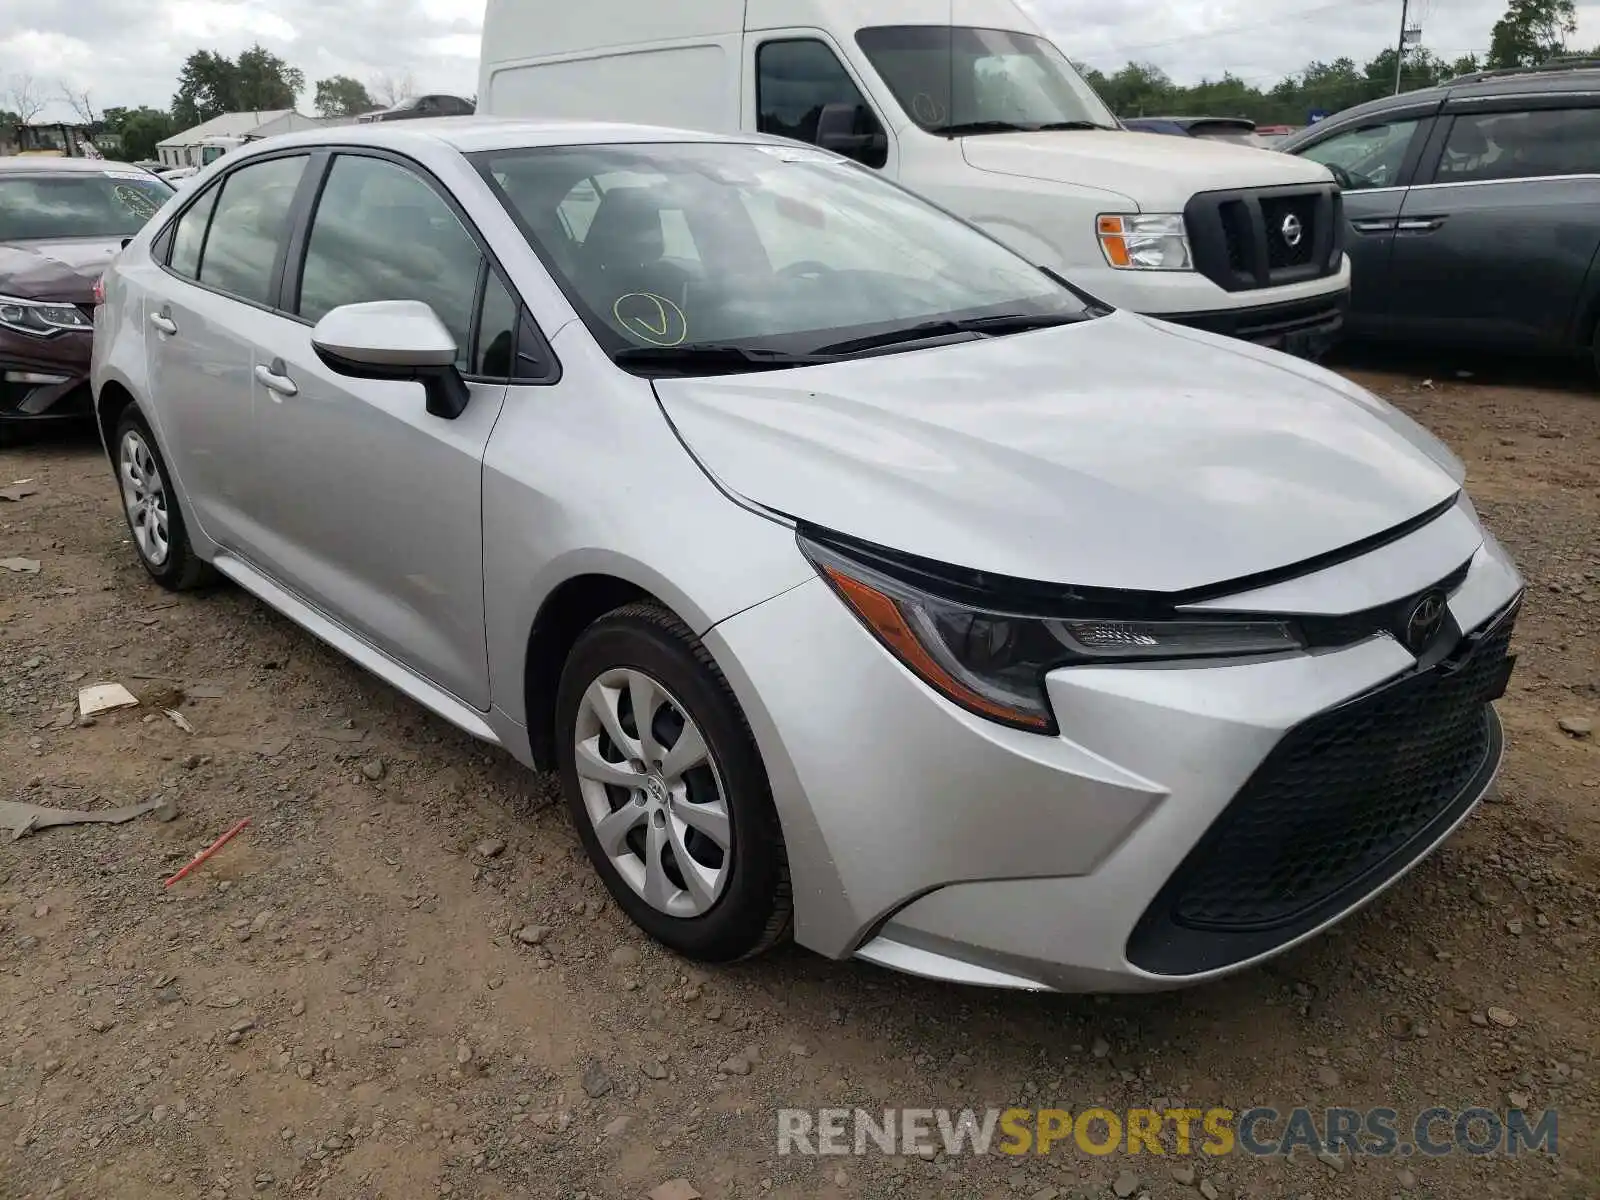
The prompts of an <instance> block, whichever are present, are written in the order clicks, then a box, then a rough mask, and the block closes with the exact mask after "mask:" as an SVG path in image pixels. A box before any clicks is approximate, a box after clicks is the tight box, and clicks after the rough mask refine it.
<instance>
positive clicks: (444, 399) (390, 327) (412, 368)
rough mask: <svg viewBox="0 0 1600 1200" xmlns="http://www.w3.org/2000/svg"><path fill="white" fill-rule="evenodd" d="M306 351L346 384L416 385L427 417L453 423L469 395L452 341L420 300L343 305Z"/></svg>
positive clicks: (314, 335) (327, 318) (326, 320)
mask: <svg viewBox="0 0 1600 1200" xmlns="http://www.w3.org/2000/svg"><path fill="white" fill-rule="evenodd" d="M311 347H312V349H314V350H315V351H316V352H317V357H318V358H320V359H321V360H322V362H323V365H324V366H326V367H327V368H328V370H330V371H336V372H338V373H339V374H340V375H347V376H349V377H350V378H351V379H389V380H400V381H406V382H412V383H420V384H421V385H422V389H423V391H424V393H426V395H427V400H428V412H429V414H430V415H432V416H435V417H440V418H442V419H443V420H446V421H453V420H455V419H456V418H457V417H459V416H460V415H461V414H462V413H463V412H465V411H466V408H467V401H468V400H469V399H471V396H472V393H471V392H470V391H468V390H467V382H466V380H464V379H462V378H461V372H460V371H458V370H456V340H455V338H454V337H453V336H452V335H451V333H450V331H449V330H448V329H446V328H445V327H444V322H443V321H441V320H439V317H438V314H436V313H435V312H434V311H433V309H432V308H431V307H430V306H428V305H427V304H424V303H423V302H422V301H420V300H374V301H372V302H371V303H368V304H345V305H342V306H341V307H339V308H336V309H334V310H333V311H332V312H330V313H328V315H327V316H325V317H323V318H322V320H320V321H318V322H317V326H316V328H315V329H313V330H312V331H311Z"/></svg>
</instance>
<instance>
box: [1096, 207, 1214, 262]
mask: <svg viewBox="0 0 1600 1200" xmlns="http://www.w3.org/2000/svg"><path fill="white" fill-rule="evenodd" d="M1095 227H1096V229H1097V230H1098V231H1099V234H1100V249H1101V250H1102V251H1103V252H1104V253H1105V256H1106V261H1107V262H1108V263H1110V264H1111V265H1112V266H1113V267H1115V268H1117V270H1119V271H1192V270H1194V258H1193V257H1192V256H1191V254H1190V253H1189V233H1188V230H1187V229H1185V228H1184V224H1183V214H1182V213H1131V214H1121V213H1102V214H1101V215H1100V216H1099V217H1097V218H1096V219H1095Z"/></svg>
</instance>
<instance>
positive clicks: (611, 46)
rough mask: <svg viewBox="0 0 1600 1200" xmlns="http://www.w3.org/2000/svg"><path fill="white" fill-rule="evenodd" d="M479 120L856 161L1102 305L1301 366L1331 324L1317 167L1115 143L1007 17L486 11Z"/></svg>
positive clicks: (1329, 244) (1332, 244)
mask: <svg viewBox="0 0 1600 1200" xmlns="http://www.w3.org/2000/svg"><path fill="white" fill-rule="evenodd" d="M481 70H482V75H481V79H480V84H479V92H478V111H479V112H480V113H487V114H492V115H496V116H513V117H524V118H528V117H533V118H547V119H568V120H600V121H625V122H639V123H646V124H654V125H669V126H678V127H683V128H689V129H705V130H710V131H715V132H722V133H728V132H739V131H745V132H749V133H762V134H773V135H777V136H781V137H787V138H795V139H799V140H800V141H804V142H810V143H813V144H815V145H818V146H821V147H823V148H826V149H829V150H832V151H835V152H836V153H839V154H842V155H847V156H849V157H850V158H853V159H855V160H857V161H858V162H860V163H863V164H865V166H867V167H868V168H871V169H873V170H876V171H879V172H881V173H882V174H884V175H885V176H887V177H888V178H890V179H893V180H895V181H897V182H899V183H900V184H901V185H903V186H905V187H907V188H910V189H911V190H913V191H915V192H918V193H920V194H921V195H923V196H925V197H927V198H928V199H930V200H932V201H934V202H935V203H937V204H940V205H942V206H943V207H944V208H946V209H948V210H950V211H952V212H954V213H956V214H957V215H959V216H961V217H964V218H966V219H967V220H968V221H971V222H973V223H974V224H976V225H978V226H980V227H982V228H983V229H986V230H987V231H989V233H990V234H992V235H993V236H994V237H996V238H998V239H1000V240H1001V241H1003V242H1005V243H1007V244H1008V245H1010V246H1011V247H1013V248H1014V249H1015V250H1017V251H1018V252H1020V253H1021V254H1023V255H1025V256H1027V257H1028V258H1029V259H1031V260H1032V261H1034V262H1036V263H1038V264H1039V265H1041V266H1045V267H1049V268H1051V269H1052V270H1055V271H1057V272H1059V273H1060V274H1061V275H1063V276H1065V277H1067V278H1068V279H1070V280H1071V281H1072V282H1073V283H1075V284H1076V285H1078V286H1079V287H1080V288H1082V289H1084V290H1085V291H1087V292H1089V293H1091V294H1093V295H1094V296H1096V297H1098V298H1099V299H1101V300H1104V301H1106V302H1107V303H1109V304H1112V305H1115V306H1117V307H1121V308H1128V309H1131V310H1133V311H1134V312H1140V313H1146V314H1149V315H1151V316H1156V317H1162V318H1165V319H1167V320H1172V321H1177V322H1181V323H1183V324H1186V325H1191V326H1196V327H1199V328H1203V329H1209V330H1212V331H1214V332H1217V333H1223V334H1229V335H1232V336H1236V337H1241V338H1247V339H1249V340H1251V341H1255V342H1259V343H1262V344H1265V345H1271V346H1277V347H1279V348H1281V349H1286V350H1289V351H1292V352H1298V353H1308V354H1314V353H1317V352H1319V351H1320V350H1321V349H1322V348H1323V347H1325V346H1326V345H1327V344H1328V342H1329V341H1331V340H1332V338H1333V337H1334V335H1335V334H1336V333H1337V331H1338V329H1339V327H1340V326H1341V325H1342V324H1343V320H1344V312H1345V309H1346V307H1347V306H1348V303H1349V295H1350V267H1349V263H1348V260H1347V259H1346V257H1345V254H1344V224H1345V223H1344V217H1343V209H1342V204H1341V198H1340V195H1339V189H1338V187H1337V185H1336V184H1335V183H1334V182H1333V179H1332V177H1331V176H1330V175H1329V174H1328V172H1327V171H1326V170H1325V169H1324V168H1323V167H1321V166H1318V165H1317V164H1315V163H1312V162H1309V161H1306V160H1302V159H1296V158H1292V157H1290V156H1288V155H1282V154H1276V153H1273V152H1270V151H1265V150H1258V149H1252V148H1248V147H1242V146H1230V145H1226V144H1221V143H1214V142H1206V141H1200V140H1196V139H1190V138H1169V137H1159V136H1156V135H1152V134H1147V133H1134V132H1130V131H1127V130H1124V129H1123V128H1122V127H1121V126H1120V124H1119V123H1118V121H1117V119H1116V117H1115V116H1114V115H1113V114H1112V113H1111V111H1110V110H1109V109H1108V108H1107V107H1106V106H1105V104H1104V103H1103V102H1102V101H1101V100H1100V98H1099V97H1098V96H1097V95H1096V94H1095V93H1094V91H1093V89H1091V88H1090V87H1089V85H1088V84H1087V83H1085V82H1084V81H1083V79H1082V77H1081V76H1080V75H1079V74H1078V72H1077V71H1076V70H1075V69H1074V68H1073V66H1072V64H1071V63H1070V62H1069V61H1068V60H1067V57H1066V56H1065V55H1064V54H1063V53H1062V51H1061V50H1060V49H1059V48H1058V47H1057V46H1056V45H1055V44H1054V43H1053V42H1051V41H1050V39H1049V38H1048V37H1046V36H1045V34H1044V32H1043V30H1042V29H1041V28H1040V27H1039V26H1038V25H1037V24H1035V23H1034V21H1033V20H1032V19H1031V18H1030V17H1029V16H1028V14H1027V13H1026V12H1025V11H1024V10H1023V8H1021V7H1020V6H1019V5H1018V4H1017V3H1014V2H1013V0H670V2H669V3H660V2H650V0H583V2H582V3H571V2H570V0H488V11H487V15H486V17H485V21H484V30H483V61H482V68H481Z"/></svg>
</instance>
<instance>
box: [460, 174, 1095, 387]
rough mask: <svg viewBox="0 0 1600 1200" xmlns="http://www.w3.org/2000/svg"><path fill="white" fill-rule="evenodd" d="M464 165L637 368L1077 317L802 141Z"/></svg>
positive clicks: (1079, 306) (1034, 280)
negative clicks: (489, 186) (497, 197)
mask: <svg viewBox="0 0 1600 1200" xmlns="http://www.w3.org/2000/svg"><path fill="white" fill-rule="evenodd" d="M475 162H476V164H477V166H478V168H479V170H480V171H482V172H483V173H484V174H485V175H486V176H487V177H488V178H490V179H491V180H493V182H494V183H495V184H496V185H497V187H498V189H499V191H500V193H501V196H502V199H503V202H504V203H505V204H506V206H507V208H508V209H510V211H511V213H512V215H513V216H514V217H515V218H516V219H517V220H518V222H519V224H520V226H521V228H522V230H523V232H524V234H525V236H526V237H527V238H528V240H529V242H530V243H531V244H532V245H533V247H534V249H535V250H536V251H537V252H538V254H539V256H540V258H541V259H543V261H544V263H545V265H546V266H547V267H548V268H549V270H550V272H551V273H552V275H553V276H554V277H555V279H556V282H557V283H558V284H559V285H560V286H561V287H562V289H563V290H564V291H565V292H566V294H567V297H568V299H570V300H571V301H572V303H573V306H574V307H575V308H576V309H577V310H578V312H579V314H580V316H582V317H583V320H584V322H585V324H586V325H587V326H588V327H589V329H590V331H591V332H592V333H593V334H594V336H595V338H596V339H597V340H598V341H599V342H600V344H601V345H602V347H603V348H604V349H605V350H606V352H607V353H608V354H611V355H612V356H613V357H615V358H617V359H618V361H619V362H628V363H640V364H644V363H648V364H650V367H649V368H648V369H651V370H654V369H661V370H668V371H672V370H696V369H698V368H700V367H704V368H706V369H709V370H715V371H722V370H747V369H748V370H754V369H758V368H759V367H760V366H763V365H768V366H775V365H793V363H794V360H795V359H796V356H819V355H826V356H849V355H850V354H853V353H857V352H863V351H865V350H867V349H872V350H875V351H881V350H882V349H883V348H884V347H887V346H891V345H893V344H895V343H896V342H897V341H904V342H907V343H909V342H913V341H917V340H926V338H928V337H942V336H952V337H954V336H997V335H999V334H1002V333H1009V332H1020V331H1021V330H1023V329H1025V328H1039V327H1041V326H1045V325H1059V324H1065V323H1067V322H1071V321H1078V320H1082V319H1084V318H1085V317H1086V316H1089V315H1091V310H1090V309H1089V308H1088V306H1087V305H1086V303H1085V301H1084V300H1083V299H1082V298H1080V297H1079V296H1078V295H1077V294H1076V293H1075V292H1073V291H1072V290H1071V289H1070V288H1068V287H1066V286H1064V285H1063V284H1062V283H1060V282H1058V281H1057V280H1056V279H1055V278H1053V277H1051V276H1049V275H1047V274H1045V273H1044V272H1043V271H1041V270H1039V269H1038V268H1037V267H1034V266H1033V265H1031V264H1030V263H1028V262H1027V261H1026V260H1024V259H1022V258H1020V257H1018V256H1017V255H1016V254H1014V253H1012V252H1011V251H1010V250H1008V249H1006V248H1005V247H1004V246H1002V245H1000V244H999V243H998V242H995V241H993V240H991V239H990V238H989V237H987V236H985V235H984V234H982V233H980V232H978V231H977V230H976V229H973V228H971V227H970V226H968V225H965V224H963V223H962V222H960V221H958V220H956V219H954V218H953V217H949V216H947V215H945V214H944V213H943V212H941V211H940V210H938V209H936V208H934V207H932V206H931V205H929V204H927V203H926V202H924V201H922V200H920V199H918V198H917V197H915V196H913V195H911V194H910V193H908V192H906V191H903V190H902V189H900V188H898V187H896V186H895V185H893V184H890V183H886V182H884V181H883V180H881V179H879V178H878V177H876V176H875V175H874V174H873V173H872V172H871V171H869V170H867V169H866V168H864V167H861V166H859V165H857V164H855V163H852V162H849V161H848V160H846V159H843V158H840V157H838V156H837V155H834V154H831V153H829V152H827V151H823V150H818V149H815V148H813V147H809V146H802V145H798V144H796V145H792V146H790V145H784V144H781V143H777V142H774V143H772V144H734V143H660V144H648V143H642V144H637V143H636V144H629V145H601V146H553V147H538V148H523V149H516V150H504V151H494V152H490V153H485V154H480V155H477V156H475ZM1095 311H1098V310H1095ZM935 327H937V328H935ZM641 369H645V368H643V367H641Z"/></svg>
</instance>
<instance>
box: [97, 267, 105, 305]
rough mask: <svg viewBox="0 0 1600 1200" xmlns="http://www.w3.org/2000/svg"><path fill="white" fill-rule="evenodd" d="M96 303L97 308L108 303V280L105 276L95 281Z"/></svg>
mask: <svg viewBox="0 0 1600 1200" xmlns="http://www.w3.org/2000/svg"><path fill="white" fill-rule="evenodd" d="M94 302H95V304H96V306H98V305H101V304H104V303H105V302H106V278H105V276H104V275H102V276H101V277H100V278H99V279H96V280H95V281H94Z"/></svg>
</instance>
